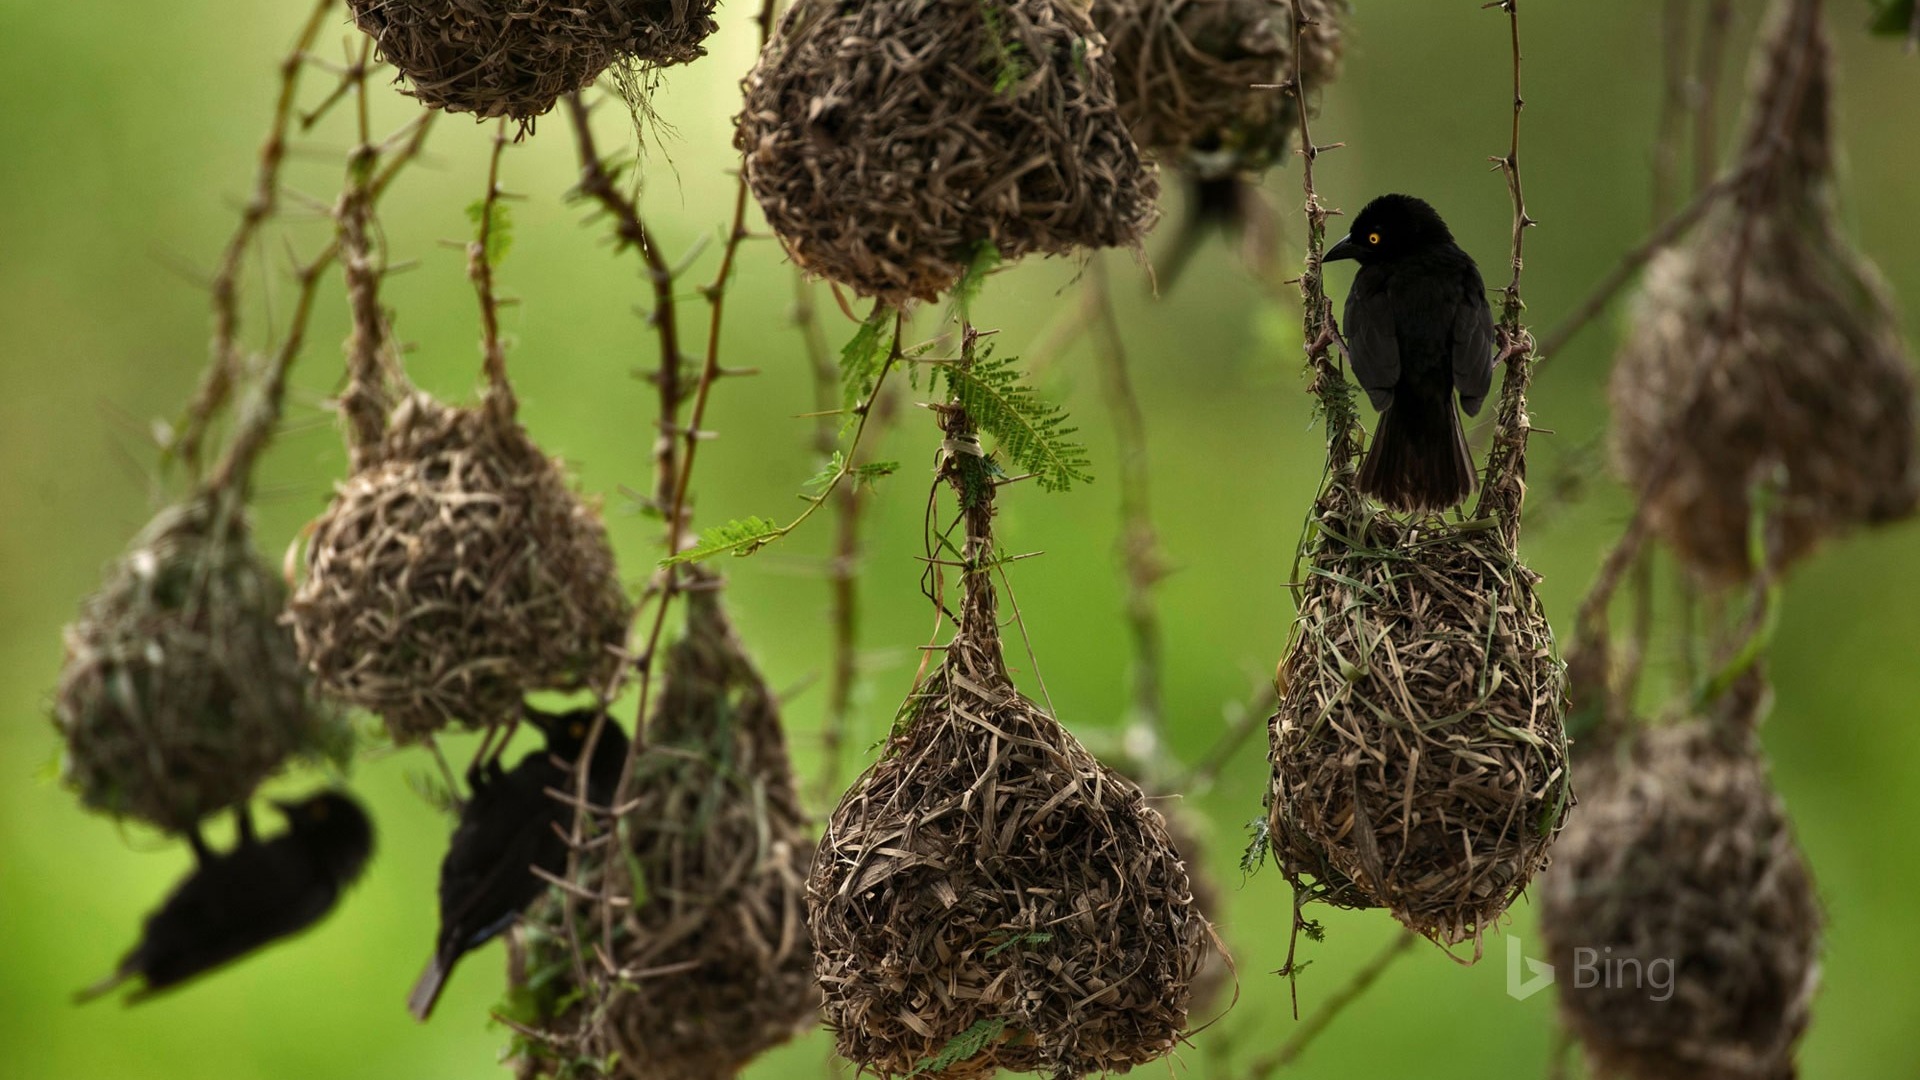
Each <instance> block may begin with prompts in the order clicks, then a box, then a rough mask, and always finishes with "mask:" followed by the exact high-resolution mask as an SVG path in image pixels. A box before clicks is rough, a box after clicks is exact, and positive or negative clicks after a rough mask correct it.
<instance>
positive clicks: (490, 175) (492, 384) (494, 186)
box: [467, 117, 514, 416]
mask: <svg viewBox="0 0 1920 1080" xmlns="http://www.w3.org/2000/svg"><path fill="white" fill-rule="evenodd" d="M506 148H507V120H506V118H505V117H501V118H500V123H499V126H498V127H496V128H495V129H494V133H493V153H492V154H491V155H489V156H488V158H487V194H486V196H485V197H484V198H482V199H481V200H480V230H479V235H478V236H477V237H476V238H475V239H474V240H473V242H472V243H470V244H468V245H467V276H468V277H469V278H471V279H473V289H474V292H476V293H477V294H479V298H480V329H481V335H482V337H481V345H480V348H481V354H482V356H483V357H484V363H485V369H486V375H487V407H488V408H489V409H494V410H497V411H498V412H499V414H500V415H503V416H511V415H513V411H514V396H513V384H512V383H511V382H508V381H507V349H506V346H505V345H503V344H501V342H500V299H499V297H498V296H496V295H495V294H494V290H493V263H494V245H495V242H496V239H497V238H496V237H495V236H494V230H495V229H496V228H498V227H499V222H498V221H497V217H498V214H499V206H500V199H501V197H502V194H501V191H500V155H501V153H502V152H503V151H505V150H506Z"/></svg>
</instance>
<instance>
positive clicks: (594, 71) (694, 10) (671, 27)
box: [347, 0, 717, 121]
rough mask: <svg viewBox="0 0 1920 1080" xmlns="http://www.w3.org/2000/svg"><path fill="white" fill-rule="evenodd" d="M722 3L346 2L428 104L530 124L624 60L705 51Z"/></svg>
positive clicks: (677, 59) (650, 60) (681, 59)
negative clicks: (560, 100)
mask: <svg viewBox="0 0 1920 1080" xmlns="http://www.w3.org/2000/svg"><path fill="white" fill-rule="evenodd" d="M716 3H717V0H586V2H580V0H347V6H348V7H349V8H350V9H352V12H353V20H354V22H356V23H358V24H359V26H360V29H362V30H364V31H366V33H367V35H368V36H369V37H371V38H372V39H373V41H374V44H375V45H376V46H377V47H378V48H379V51H380V57H381V59H383V60H385V61H386V62H388V63H390V64H392V65H393V66H394V67H395V68H396V69H397V70H398V71H399V73H400V78H399V80H398V81H399V83H400V86H401V89H402V90H403V91H404V92H406V93H408V94H410V95H412V96H413V97H415V98H418V99H419V100H420V102H421V103H422V104H425V105H428V106H430V107H433V108H437V109H444V110H446V111H447V112H455V113H459V112H466V113H473V114H474V116H475V118H477V119H487V118H489V117H497V116H506V117H512V118H513V119H515V120H520V121H531V120H532V119H533V118H534V117H537V116H540V115H541V114H543V113H545V112H546V111H547V110H548V109H551V108H553V103H554V102H555V101H558V100H559V99H560V96H561V95H563V94H568V93H572V92H573V91H575V90H581V89H585V88H586V87H588V86H591V85H593V81H594V80H595V79H597V78H599V77H600V73H601V72H603V71H606V70H607V69H608V68H610V67H613V66H614V65H615V64H623V65H628V66H631V67H637V68H641V69H650V68H661V67H667V66H669V65H672V64H684V63H686V62H688V61H690V60H694V59H697V58H699V57H701V56H704V55H706V51H707V50H706V46H705V44H704V42H705V41H706V39H707V37H708V35H710V34H712V33H713V32H714V30H715V29H717V24H716V23H715V22H714V20H713V9H714V6H715V4H716Z"/></svg>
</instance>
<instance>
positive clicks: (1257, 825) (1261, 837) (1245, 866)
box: [1240, 815, 1273, 874]
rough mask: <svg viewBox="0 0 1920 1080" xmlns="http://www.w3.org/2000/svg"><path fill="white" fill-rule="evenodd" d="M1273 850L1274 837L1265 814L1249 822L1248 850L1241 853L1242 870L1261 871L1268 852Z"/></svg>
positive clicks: (1246, 871) (1245, 872)
mask: <svg viewBox="0 0 1920 1080" xmlns="http://www.w3.org/2000/svg"><path fill="white" fill-rule="evenodd" d="M1272 850H1273V837H1272V835H1271V834H1270V833H1269V832H1268V825H1267V819H1266V816H1265V815H1262V816H1260V817H1257V818H1254V819H1253V820H1252V821H1249V822H1247V850H1246V851H1244V852H1241V854H1240V872H1241V873H1242V874H1256V873H1259V871H1260V868H1261V867H1262V866H1265V865H1266V863H1267V853H1268V852H1270V851H1272Z"/></svg>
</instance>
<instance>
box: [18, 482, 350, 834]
mask: <svg viewBox="0 0 1920 1080" xmlns="http://www.w3.org/2000/svg"><path fill="white" fill-rule="evenodd" d="M285 602H286V586H285V585H283V584H282V583H281V581H280V578H279V576H278V575H276V574H275V573H274V572H273V571H272V570H271V569H270V568H269V567H268V566H266V564H264V563H263V562H261V560H260V559H259V557H258V556H256V555H255V554H254V551H253V547H252V543H251V539H250V535H249V530H248V527H247V522H246V518H245V516H244V512H243V511H242V510H240V509H239V507H238V504H237V502H233V501H230V500H228V499H226V498H223V497H219V496H217V495H207V494H203V495H201V496H198V497H196V498H194V499H192V500H190V501H188V502H185V503H181V504H179V505H176V506H173V507H170V508H168V509H166V510H164V511H162V512H161V513H160V514H159V515H158V516H157V517H155V518H154V519H153V521H152V522H151V523H149V524H148V525H147V527H146V529H144V530H143V531H142V532H141V533H140V535H139V537H138V538H137V539H135V540H134V542H133V546H132V548H131V550H129V551H128V552H127V554H126V555H124V556H123V557H121V559H120V561H119V562H117V563H115V564H114V565H113V566H112V568H111V569H109V571H108V573H107V580H106V584H105V585H103V586H102V587H101V589H100V591H99V592H97V593H94V594H93V595H92V596H91V597H89V598H88V599H87V600H86V602H85V604H84V605H83V606H82V608H81V611H80V617H79V619H78V620H76V621H75V622H74V623H73V624H72V625H70V626H68V627H67V631H66V643H67V659H66V664H65V666H64V667H63V668H62V669H61V673H60V688H59V691H58V693H57V696H56V698H55V702H54V718H55V721H56V723H57V724H58V726H59V728H60V733H61V735H62V736H63V737H64V738H65V740H66V753H65V755H64V757H63V760H62V771H63V773H64V776H65V780H66V782H67V783H68V784H69V785H70V786H71V787H73V788H74V790H76V791H77V792H79V794H80V798H81V801H82V802H84V803H85V804H86V805H87V806H89V807H91V808H93V809H95V810H100V811H103V812H105V813H108V814H112V815H114V816H116V817H133V818H138V819H140V820H142V821H146V822H148V823H150V824H153V825H156V826H159V827H160V828H162V829H165V830H168V831H170V832H186V831H189V830H190V829H191V828H192V827H193V825H194V824H195V823H196V822H198V821H199V820H200V819H201V818H204V817H206V816H207V815H209V814H212V813H214V812H216V811H219V810H222V809H225V808H228V807H232V806H238V805H241V804H244V803H245V802H246V801H247V799H248V798H249V797H250V796H251V795H252V794H253V791H254V788H255V787H257V786H258V785H259V784H260V782H261V781H262V780H264V779H266V778H267V777H268V776H271V775H272V774H273V773H274V772H275V771H277V770H278V769H279V768H280V767H281V766H282V765H283V764H285V763H286V761H287V759H288V758H289V757H291V756H294V755H300V754H308V753H314V752H320V751H324V750H328V749H331V748H334V747H337V745H338V743H339V740H340V738H341V737H342V736H343V734H344V731H343V729H342V728H341V727H340V726H339V725H338V722H337V718H335V717H334V716H332V715H331V714H330V713H328V712H326V711H325V710H324V709H322V708H320V707H319V706H318V705H317V704H316V703H315V701H314V699H313V697H312V696H311V694H310V693H309V690H308V684H307V678H306V673H305V672H304V671H303V670H302V669H301V666H300V659H299V656H298V655H297V654H296V653H295V651H294V645H293V636H292V635H291V634H290V633H288V632H287V630H286V629H285V628H284V627H282V626H281V625H280V613H281V609H282V607H283V605H284V604H285Z"/></svg>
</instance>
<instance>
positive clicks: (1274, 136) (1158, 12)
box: [1093, 0, 1346, 178]
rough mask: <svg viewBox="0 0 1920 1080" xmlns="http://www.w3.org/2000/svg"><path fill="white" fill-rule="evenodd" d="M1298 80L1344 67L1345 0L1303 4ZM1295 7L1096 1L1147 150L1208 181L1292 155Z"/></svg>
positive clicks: (1251, 1)
mask: <svg viewBox="0 0 1920 1080" xmlns="http://www.w3.org/2000/svg"><path fill="white" fill-rule="evenodd" d="M1302 6H1303V7H1304V8H1305V10H1306V14H1307V19H1308V23H1309V25H1308V26H1307V28H1306V51H1305V53H1304V54H1303V55H1302V56H1301V57H1300V75H1301V79H1302V81H1303V82H1304V83H1305V84H1306V86H1307V87H1308V89H1309V91H1311V90H1313V89H1315V88H1318V87H1321V86H1324V85H1325V84H1326V83H1328V82H1331V81H1332V80H1333V79H1334V78H1335V77H1336V76H1337V75H1338V74H1339V69H1340V57H1341V50H1342V46H1343V41H1342V32H1341V29H1340V18H1341V16H1343V15H1344V14H1345V11H1346V4H1345V3H1344V0H1305V2H1304V3H1303V4H1302ZM1292 9H1293V5H1292V3H1291V0H1094V3H1093V21H1094V25H1096V26H1098V27H1099V28H1100V32H1101V33H1102V34H1104V35H1105V36H1106V39H1107V54H1108V55H1109V56H1110V57H1111V58H1112V62H1113V77H1114V92H1115V95H1116V96H1117V98H1118V100H1119V105H1120V115H1121V116H1122V117H1123V118H1125V120H1126V122H1127V126H1128V127H1129V128H1130V129H1131V130H1132V131H1133V136H1134V138H1135V139H1136V140H1137V141H1138V142H1139V144H1140V146H1141V148H1142V149H1143V150H1146V151H1147V152H1148V153H1149V154H1152V155H1154V156H1155V157H1156V158H1158V159H1159V160H1160V162H1161V163H1162V164H1165V165H1169V166H1179V167H1180V168H1181V169H1182V170H1183V171H1188V172H1191V173H1193V174H1195V175H1197V176H1199V177H1202V178H1215V177H1221V176H1231V175H1235V174H1242V173H1257V172H1262V171H1265V170H1266V169H1267V168H1268V167H1270V166H1272V165H1275V164H1277V163H1279V162H1280V161H1281V160H1282V159H1284V158H1285V157H1286V154H1287V151H1288V149H1289V146H1290V143H1291V139H1292V137H1293V132H1294V129H1295V127H1296V126H1297V121H1298V115H1299V113H1298V109H1299V106H1298V105H1297V104H1296V103H1295V101H1294V99H1293V97H1292V96H1291V95H1290V94H1288V93H1286V92H1285V91H1282V90H1280V89H1277V87H1278V85H1279V84H1282V83H1286V82H1288V81H1289V80H1291V79H1292V78H1293V10H1292Z"/></svg>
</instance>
